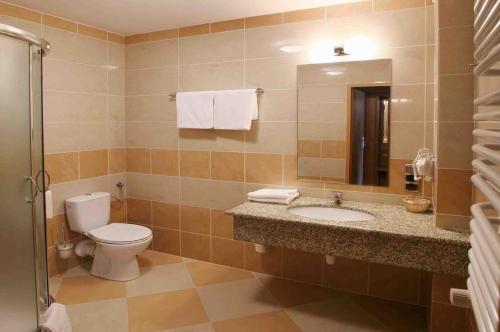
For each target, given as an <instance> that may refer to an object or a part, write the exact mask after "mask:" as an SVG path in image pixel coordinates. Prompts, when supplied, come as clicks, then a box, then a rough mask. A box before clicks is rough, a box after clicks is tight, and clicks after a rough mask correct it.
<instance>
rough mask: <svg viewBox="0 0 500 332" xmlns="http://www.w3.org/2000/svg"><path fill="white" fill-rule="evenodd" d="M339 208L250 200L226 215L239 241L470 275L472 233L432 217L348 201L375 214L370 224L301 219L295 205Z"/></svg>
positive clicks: (326, 203)
mask: <svg viewBox="0 0 500 332" xmlns="http://www.w3.org/2000/svg"><path fill="white" fill-rule="evenodd" d="M309 206H322V207H334V203H333V201H332V200H328V199H320V198H311V197H300V198H298V199H296V200H295V201H293V202H292V203H291V204H289V205H279V204H269V203H257V202H246V203H243V204H241V205H239V206H237V207H235V208H232V209H230V210H227V211H226V214H228V215H232V216H233V217H234V238H235V239H237V240H241V241H247V242H254V243H261V244H267V245H271V246H280V247H285V248H291V249H297V250H303V251H307V252H314V253H320V254H327V253H328V254H332V255H336V256H341V257H349V258H354V259H360V260H366V261H370V262H375V263H383V264H393V265H398V266H405V267H410V268H416V269H422V270H426V271H431V272H442V273H451V274H459V275H467V265H468V256H467V251H468V249H469V247H470V244H469V233H467V232H458V231H450V230H445V229H441V228H437V227H435V226H434V221H433V215H432V214H431V213H424V214H421V213H412V212H408V211H406V209H405V208H404V207H402V206H395V205H386V204H377V203H368V202H354V201H344V202H342V205H341V206H340V208H343V209H351V210H357V211H361V212H367V213H369V214H372V215H373V216H374V217H375V219H373V220H367V221H348V222H347V221H335V220H320V219H313V218H308V217H301V216H297V215H294V214H291V213H290V212H288V210H289V209H292V208H295V207H309Z"/></svg>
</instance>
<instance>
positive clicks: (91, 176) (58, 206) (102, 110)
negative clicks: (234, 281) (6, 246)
mask: <svg viewBox="0 0 500 332" xmlns="http://www.w3.org/2000/svg"><path fill="white" fill-rule="evenodd" d="M0 22H1V23H5V24H9V25H13V26H16V27H18V28H21V29H24V30H27V31H30V32H32V33H34V34H36V35H39V36H42V37H43V38H45V39H46V40H48V41H49V42H50V44H51V46H52V48H51V50H50V52H49V54H48V55H47V56H46V57H44V63H43V66H44V68H43V69H44V72H43V75H44V82H43V83H44V90H43V98H44V100H43V103H44V139H45V147H44V148H45V167H46V169H47V171H48V172H49V173H50V175H51V179H52V185H51V189H52V191H53V195H54V215H55V217H54V218H53V219H50V220H48V223H47V227H48V229H47V231H48V232H47V233H48V246H49V247H48V260H49V273H50V275H53V274H57V273H59V272H61V271H62V270H64V269H65V268H66V267H67V266H72V265H74V264H77V263H78V262H77V261H76V259H73V260H71V261H61V260H59V259H58V257H57V251H56V249H55V244H56V243H57V241H59V240H60V224H61V223H64V222H65V220H64V219H65V218H64V200H65V199H66V198H68V197H71V196H75V195H80V194H83V193H86V192H90V191H110V192H112V193H113V194H114V195H117V196H118V191H117V190H115V183H116V182H118V181H122V182H125V173H124V172H125V149H124V147H125V125H124V120H125V97H124V95H125V91H124V90H125V80H124V64H125V45H124V38H123V37H121V36H119V35H116V34H113V33H109V32H106V31H102V30H99V29H95V28H93V27H89V26H85V25H81V24H78V23H75V22H72V21H67V20H63V19H60V18H57V17H53V16H49V15H45V14H42V13H39V12H35V11H31V10H28V9H24V8H20V7H16V6H12V5H9V4H7V3H2V2H0ZM118 206H119V205H118V204H115V206H114V207H115V208H114V209H113V218H114V219H115V220H116V219H120V214H121V215H122V217H121V218H122V219H124V218H125V210H124V209H121V210H120V209H118ZM122 207H123V208H124V204H122ZM71 238H72V239H73V240H76V239H77V238H78V237H77V235H76V234H72V235H71Z"/></svg>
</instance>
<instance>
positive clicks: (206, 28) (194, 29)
mask: <svg viewBox="0 0 500 332" xmlns="http://www.w3.org/2000/svg"><path fill="white" fill-rule="evenodd" d="M209 32H210V24H200V25H193V26H189V27H182V28H180V29H179V37H189V36H194V35H202V34H207V33H209Z"/></svg>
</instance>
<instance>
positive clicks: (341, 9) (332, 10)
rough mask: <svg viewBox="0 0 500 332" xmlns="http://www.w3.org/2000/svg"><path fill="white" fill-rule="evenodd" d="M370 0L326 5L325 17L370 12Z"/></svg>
mask: <svg viewBox="0 0 500 332" xmlns="http://www.w3.org/2000/svg"><path fill="white" fill-rule="evenodd" d="M371 11H372V2H371V1H361V2H355V3H346V4H340V5H334V6H328V7H326V17H327V18H331V17H339V16H352V15H360V14H367V13H371Z"/></svg>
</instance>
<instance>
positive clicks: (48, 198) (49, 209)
mask: <svg viewBox="0 0 500 332" xmlns="http://www.w3.org/2000/svg"><path fill="white" fill-rule="evenodd" d="M53 217H54V203H53V196H52V190H47V191H46V192H45V218H47V219H51V218H53Z"/></svg>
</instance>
